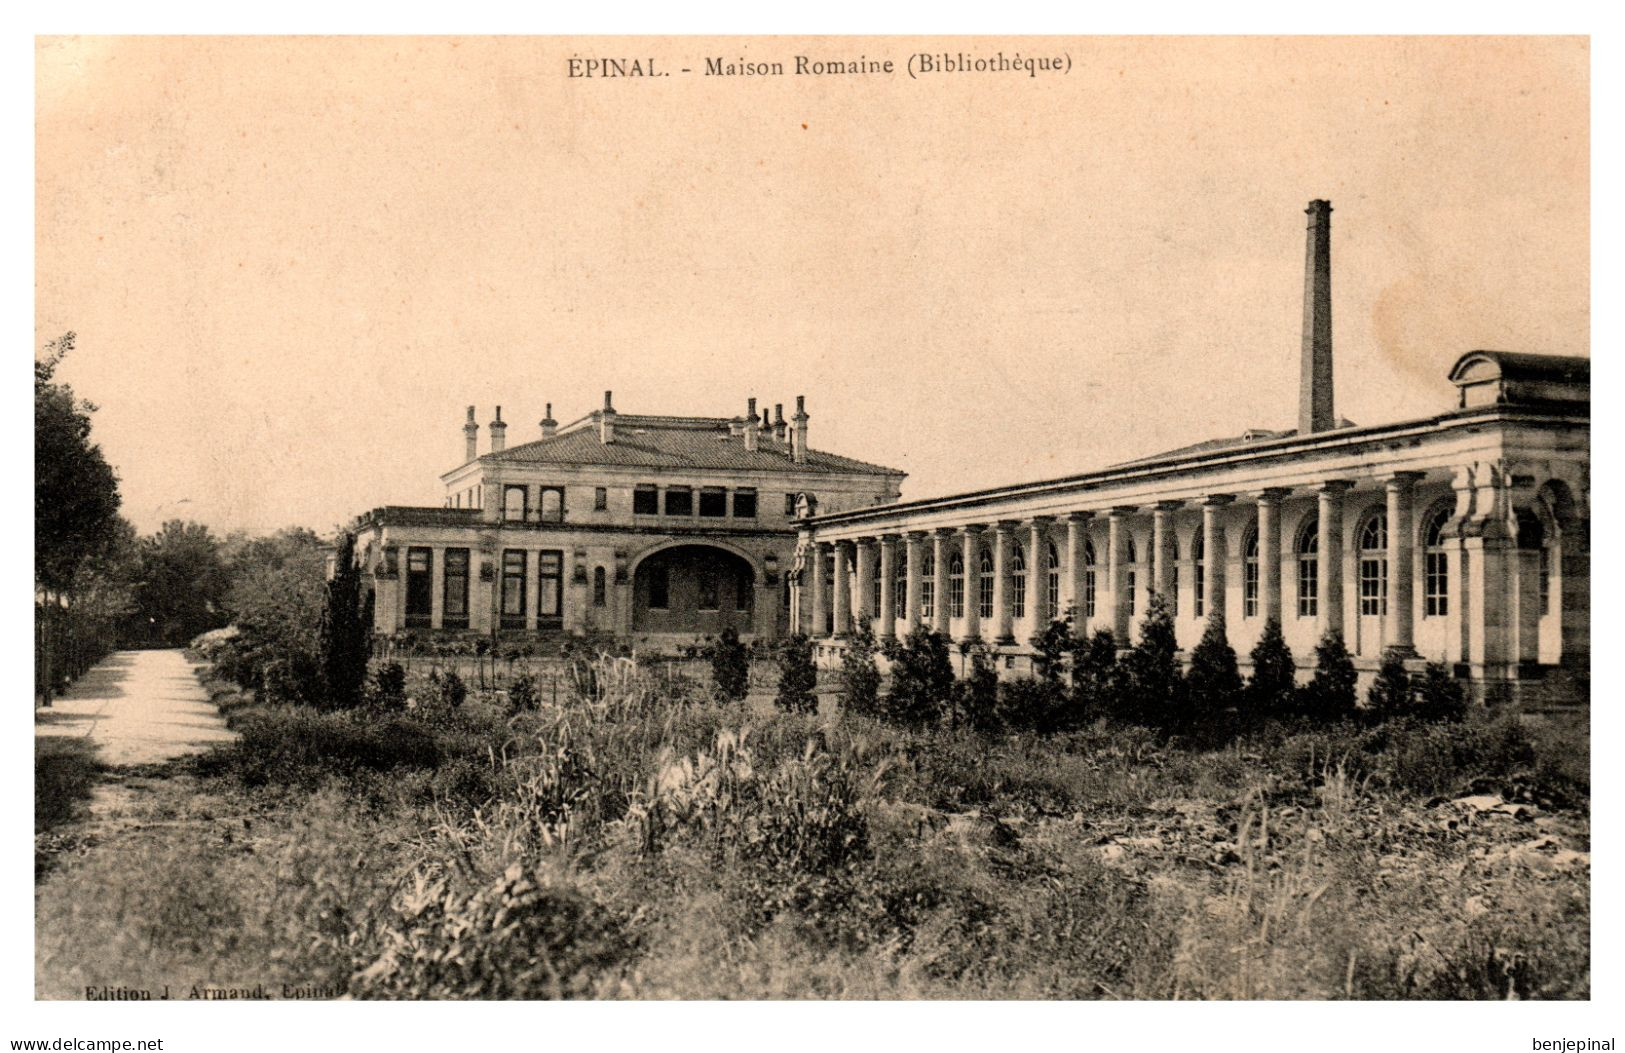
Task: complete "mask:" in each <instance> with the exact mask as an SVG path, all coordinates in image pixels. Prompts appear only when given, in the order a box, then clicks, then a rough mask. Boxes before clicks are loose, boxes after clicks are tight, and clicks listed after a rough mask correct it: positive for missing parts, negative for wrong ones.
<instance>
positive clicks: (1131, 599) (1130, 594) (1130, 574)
mask: <svg viewBox="0 0 1625 1053" xmlns="http://www.w3.org/2000/svg"><path fill="white" fill-rule="evenodd" d="M1127 575H1128V612H1129V614H1130V615H1131V616H1132V615H1133V614H1134V578H1135V574H1134V572H1133V571H1132V570H1131V571H1128V572H1127Z"/></svg>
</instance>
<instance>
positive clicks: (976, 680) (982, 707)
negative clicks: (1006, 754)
mask: <svg viewBox="0 0 1625 1053" xmlns="http://www.w3.org/2000/svg"><path fill="white" fill-rule="evenodd" d="M965 653H966V654H967V655H969V657H970V676H969V677H967V678H965V679H964V680H961V681H960V682H959V683H958V684H956V685H954V687H955V694H956V695H957V696H958V697H957V698H956V699H955V703H954V709H955V711H956V712H957V714H958V722H959V723H961V724H963V725H965V726H966V727H969V728H971V729H972V730H974V731H979V732H981V733H982V734H984V735H991V734H993V733H994V732H996V731H998V730H999V671H998V670H997V669H996V668H994V665H993V656H992V655H991V654H989V653H988V651H987V648H985V647H982V646H981V645H979V644H973V645H972V646H971V647H969V648H967V649H966V652H965Z"/></svg>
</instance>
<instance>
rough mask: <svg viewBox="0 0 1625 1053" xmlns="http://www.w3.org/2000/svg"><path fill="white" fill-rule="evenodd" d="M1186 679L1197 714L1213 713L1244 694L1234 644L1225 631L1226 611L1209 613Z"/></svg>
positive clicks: (1231, 703) (1228, 705)
mask: <svg viewBox="0 0 1625 1053" xmlns="http://www.w3.org/2000/svg"><path fill="white" fill-rule="evenodd" d="M1185 681H1186V684H1187V686H1188V690H1189V691H1190V705H1191V710H1192V712H1193V713H1195V714H1199V715H1200V716H1202V717H1214V716H1217V715H1218V714H1220V713H1223V712H1224V711H1225V710H1227V709H1229V708H1230V707H1231V706H1233V705H1235V704H1236V701H1237V699H1238V697H1239V696H1240V694H1241V672H1240V670H1239V669H1238V668H1237V666H1236V651H1235V648H1233V647H1231V646H1230V639H1229V637H1228V636H1227V635H1226V633H1225V625H1224V612H1223V611H1221V610H1215V611H1214V612H1213V613H1212V614H1210V615H1208V619H1207V626H1206V628H1204V629H1203V630H1202V639H1201V640H1200V641H1199V642H1198V643H1197V645H1196V650H1194V651H1192V652H1191V668H1190V672H1189V673H1188V674H1187V675H1186V678H1185Z"/></svg>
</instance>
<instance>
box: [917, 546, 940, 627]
mask: <svg viewBox="0 0 1625 1053" xmlns="http://www.w3.org/2000/svg"><path fill="white" fill-rule="evenodd" d="M936 601H937V558H936V555H935V554H933V553H931V552H927V553H926V554H925V557H924V558H923V559H921V560H920V623H921V624H922V625H930V624H931V623H932V622H933V621H934V620H935V619H936V614H937V602H936Z"/></svg>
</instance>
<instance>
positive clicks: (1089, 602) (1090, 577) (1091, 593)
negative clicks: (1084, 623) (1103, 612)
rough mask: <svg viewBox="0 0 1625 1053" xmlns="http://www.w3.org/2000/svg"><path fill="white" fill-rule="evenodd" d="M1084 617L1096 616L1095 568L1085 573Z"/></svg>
mask: <svg viewBox="0 0 1625 1053" xmlns="http://www.w3.org/2000/svg"><path fill="white" fill-rule="evenodd" d="M1083 616H1084V617H1085V618H1093V617H1094V616H1095V568H1093V567H1090V568H1089V569H1088V570H1086V571H1084V572H1083Z"/></svg>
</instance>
